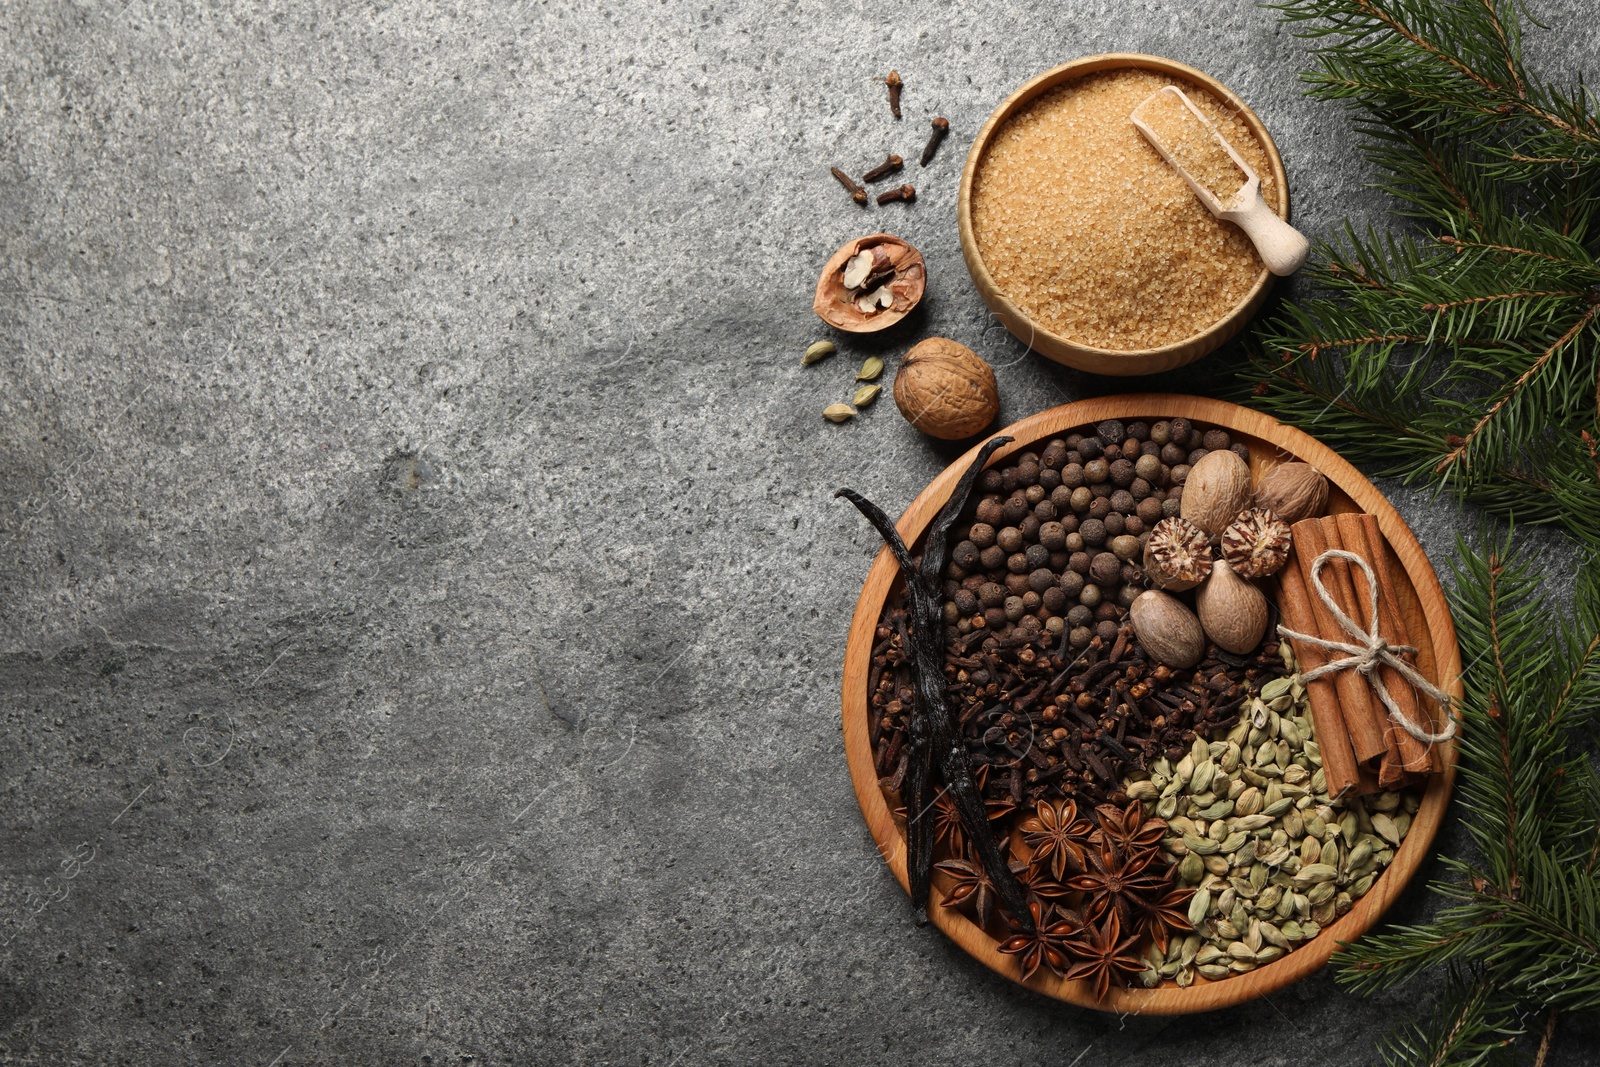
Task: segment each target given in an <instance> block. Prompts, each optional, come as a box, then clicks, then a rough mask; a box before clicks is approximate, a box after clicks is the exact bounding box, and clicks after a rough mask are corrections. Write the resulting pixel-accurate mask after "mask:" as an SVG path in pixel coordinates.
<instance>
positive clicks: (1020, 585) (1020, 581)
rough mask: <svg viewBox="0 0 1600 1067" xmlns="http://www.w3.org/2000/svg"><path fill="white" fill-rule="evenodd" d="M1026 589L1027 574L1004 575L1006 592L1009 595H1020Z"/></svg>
mask: <svg viewBox="0 0 1600 1067" xmlns="http://www.w3.org/2000/svg"><path fill="white" fill-rule="evenodd" d="M1027 591H1028V576H1027V574H1025V573H1024V574H1008V575H1006V592H1007V593H1008V594H1009V595H1011V596H1021V595H1022V594H1023V593H1026V592H1027Z"/></svg>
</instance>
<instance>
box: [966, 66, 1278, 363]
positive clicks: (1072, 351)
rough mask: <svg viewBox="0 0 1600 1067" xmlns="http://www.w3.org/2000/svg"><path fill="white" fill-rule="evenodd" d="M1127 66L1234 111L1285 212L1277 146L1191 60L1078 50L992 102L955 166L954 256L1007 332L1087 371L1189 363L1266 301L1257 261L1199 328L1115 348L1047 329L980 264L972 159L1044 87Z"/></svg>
mask: <svg viewBox="0 0 1600 1067" xmlns="http://www.w3.org/2000/svg"><path fill="white" fill-rule="evenodd" d="M1128 68H1142V69H1145V70H1153V71H1157V72H1159V73H1162V74H1165V75H1168V76H1170V77H1172V78H1175V79H1178V80H1180V81H1186V82H1190V83H1192V84H1194V85H1198V86H1200V87H1201V88H1203V89H1205V90H1206V91H1207V92H1209V93H1211V95H1213V96H1215V97H1216V98H1217V99H1218V100H1220V101H1222V102H1223V103H1225V104H1226V105H1227V106H1228V107H1229V108H1231V109H1232V110H1233V111H1235V112H1236V113H1237V114H1238V115H1239V117H1240V118H1241V119H1242V120H1243V121H1244V123H1245V125H1246V126H1248V127H1249V128H1250V132H1251V133H1253V134H1254V135H1255V137H1256V139H1257V140H1259V141H1260V142H1261V145H1262V147H1263V148H1264V149H1265V150H1266V154H1267V159H1268V160H1269V161H1270V163H1271V166H1272V178H1273V181H1274V182H1275V186H1274V187H1275V189H1276V190H1277V201H1278V202H1277V204H1276V205H1274V206H1275V207H1276V209H1277V212H1278V214H1279V215H1281V216H1282V217H1283V218H1285V219H1287V218H1288V217H1289V179H1288V175H1286V174H1285V173H1284V171H1283V160H1282V159H1280V158H1279V156H1278V148H1277V145H1275V144H1273V141H1272V135H1271V134H1269V133H1268V132H1267V128H1266V126H1264V125H1263V124H1262V122H1261V120H1260V119H1259V118H1258V117H1256V113H1255V112H1253V111H1251V110H1250V109H1249V108H1248V107H1246V106H1245V104H1244V101H1243V100H1240V99H1239V98H1238V97H1237V96H1235V95H1234V94H1233V92H1232V91H1231V90H1229V89H1228V87H1227V86H1225V85H1223V84H1222V83H1221V82H1219V81H1217V80H1216V79H1215V78H1213V77H1211V76H1210V75H1209V74H1205V73H1202V72H1201V71H1198V70H1195V69H1194V68H1193V67H1190V66H1187V65H1185V64H1183V63H1178V62H1174V61H1173V60H1170V59H1163V58H1161V57H1160V56H1147V55H1140V54H1138V53H1133V52H1113V53H1110V54H1107V55H1099V56H1085V57H1084V58H1082V59H1075V60H1073V61H1072V62H1071V63H1066V64H1063V65H1062V66H1059V67H1056V68H1055V69H1054V70H1050V71H1046V72H1045V73H1044V74H1041V75H1039V76H1038V77H1037V78H1034V79H1033V80H1032V81H1030V82H1028V83H1027V84H1025V85H1023V86H1022V88H1020V89H1018V90H1017V91H1016V92H1014V93H1012V94H1011V95H1010V96H1009V97H1007V98H1006V101H1005V103H1003V104H1001V105H1000V106H999V107H997V108H995V110H994V113H993V114H992V115H990V116H989V121H988V122H985V123H984V124H983V129H981V130H979V131H978V137H977V139H976V140H974V141H973V142H972V149H971V151H969V152H968V153H967V165H966V168H965V169H964V170H963V171H962V172H961V190H960V193H959V194H958V198H957V201H956V217H957V221H958V223H959V224H960V227H961V255H962V258H964V259H965V260H966V261H967V270H968V272H969V273H971V275H972V281H973V284H974V285H976V286H977V288H978V293H979V294H980V295H981V296H982V297H983V302H984V303H986V304H988V305H989V310H990V311H992V312H994V315H995V317H996V318H998V319H999V320H1000V321H1001V322H1002V323H1004V324H1005V327H1006V329H1008V330H1010V331H1011V335H1012V336H1013V337H1015V338H1016V339H1017V340H1019V341H1021V342H1022V343H1023V344H1025V345H1027V346H1028V347H1029V348H1031V349H1033V350H1035V351H1037V352H1040V353H1042V354H1043V355H1046V356H1048V357H1050V358H1051V359H1053V360H1055V361H1056V362H1057V363H1065V364H1066V365H1067V366H1069V367H1076V368H1077V369H1078V370H1083V371H1089V372H1091V373H1094V374H1110V375H1130V374H1155V373H1157V372H1158V371H1165V370H1171V369H1172V368H1174V367H1181V366H1183V365H1184V364H1185V363H1192V362H1194V361H1195V360H1197V359H1199V358H1200V357H1201V356H1204V355H1207V354H1208V353H1210V352H1212V351H1215V350H1216V349H1217V348H1218V347H1220V346H1221V345H1222V344H1223V343H1224V342H1226V341H1228V340H1229V339H1230V338H1232V337H1233V336H1234V335H1235V334H1237V333H1238V332H1239V331H1240V330H1241V329H1243V328H1244V325H1245V323H1247V322H1249V321H1250V317H1251V316H1252V315H1254V314H1255V313H1256V311H1257V310H1258V309H1259V308H1260V307H1261V304H1262V302H1263V301H1264V300H1266V298H1267V293H1268V291H1269V290H1270V289H1271V288H1272V274H1271V273H1270V272H1269V271H1268V270H1267V269H1266V268H1265V267H1262V268H1261V274H1260V276H1259V277H1258V278H1257V279H1256V282H1255V284H1254V285H1253V286H1251V287H1250V291H1249V292H1248V293H1246V294H1245V296H1244V299H1242V300H1241V301H1240V302H1239V303H1238V304H1237V305H1236V306H1235V307H1234V308H1233V310H1232V311H1230V312H1228V314H1227V315H1225V316H1223V317H1222V318H1221V319H1219V320H1218V321H1217V322H1215V323H1213V324H1212V325H1211V326H1209V327H1207V328H1206V329H1205V330H1203V331H1201V332H1200V333H1198V334H1196V335H1194V336H1193V337H1190V338H1187V339H1186V340H1183V341H1176V342H1173V343H1172V344H1168V345H1162V346H1161V347H1159V348H1145V349H1132V350H1126V351H1117V350H1113V349H1107V348H1095V347H1093V346H1091V345H1086V344H1082V343H1080V342H1078V341H1073V340H1070V339H1068V338H1066V337H1062V336H1061V335H1060V334H1055V333H1051V332H1050V331H1049V330H1047V329H1045V328H1044V327H1043V326H1040V325H1039V324H1038V323H1036V322H1034V321H1033V320H1032V319H1030V318H1029V317H1028V315H1027V314H1026V313H1025V312H1024V311H1023V310H1022V309H1021V308H1019V307H1018V306H1017V305H1016V304H1014V303H1012V302H1011V300H1010V298H1009V297H1007V296H1006V294H1005V292H1004V291H1003V290H1001V288H1000V287H999V286H998V285H997V284H996V283H995V280H994V278H993V276H991V275H990V273H989V269H988V268H987V267H986V266H984V262H983V253H982V251H981V250H980V249H979V247H978V239H977V235H976V234H975V233H974V232H973V229H972V185H973V182H974V180H975V179H976V176H977V172H978V164H979V163H980V162H981V161H982V159H983V156H984V153H985V151H987V149H988V147H989V142H990V139H991V138H993V137H994V135H995V133H996V131H998V130H999V129H1000V127H1001V126H1002V125H1004V123H1005V122H1006V120H1008V119H1009V118H1011V116H1012V115H1015V114H1016V113H1017V112H1018V111H1020V110H1022V109H1023V108H1024V107H1025V106H1026V105H1027V104H1029V103H1030V102H1031V101H1032V100H1033V99H1034V98H1035V97H1037V96H1039V95H1040V94H1041V93H1043V92H1045V91H1046V90H1049V89H1053V88H1055V87H1056V86H1058V85H1060V84H1062V83H1063V82H1069V81H1072V80H1073V79H1075V78H1081V77H1083V76H1084V75H1086V74H1095V73H1098V72H1100V71H1106V70H1123V69H1128ZM1263 177H1265V176H1264V175H1263Z"/></svg>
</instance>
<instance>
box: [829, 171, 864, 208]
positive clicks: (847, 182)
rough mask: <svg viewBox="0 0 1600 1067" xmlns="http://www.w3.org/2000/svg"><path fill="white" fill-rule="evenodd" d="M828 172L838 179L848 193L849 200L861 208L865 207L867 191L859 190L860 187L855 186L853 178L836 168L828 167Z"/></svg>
mask: <svg viewBox="0 0 1600 1067" xmlns="http://www.w3.org/2000/svg"><path fill="white" fill-rule="evenodd" d="M828 170H829V171H831V172H832V173H833V176H834V177H835V178H837V179H839V184H840V185H842V186H844V187H845V190H846V191H847V192H849V194H850V199H851V200H854V201H855V202H856V203H858V204H860V205H861V206H862V207H866V206H867V191H866V190H865V189H863V188H861V186H859V185H857V184H856V182H855V179H854V178H852V177H850V175H848V174H846V173H845V172H844V171H842V170H840V169H839V168H838V167H829V168H828Z"/></svg>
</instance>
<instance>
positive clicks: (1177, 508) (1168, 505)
mask: <svg viewBox="0 0 1600 1067" xmlns="http://www.w3.org/2000/svg"><path fill="white" fill-rule="evenodd" d="M1182 500H1183V496H1182V494H1179V493H1174V494H1173V495H1172V496H1169V497H1167V499H1165V500H1163V501H1162V502H1161V517H1162V518H1164V519H1171V518H1175V517H1176V516H1177V515H1179V514H1180V513H1181V511H1182V507H1181V503H1182Z"/></svg>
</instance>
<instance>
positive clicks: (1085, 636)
mask: <svg viewBox="0 0 1600 1067" xmlns="http://www.w3.org/2000/svg"><path fill="white" fill-rule="evenodd" d="M1093 640H1094V631H1093V630H1090V629H1089V628H1088V627H1087V626H1074V627H1073V628H1072V629H1071V630H1070V631H1068V632H1067V644H1069V645H1071V646H1072V647H1073V648H1088V647H1089V642H1090V641H1093Z"/></svg>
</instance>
